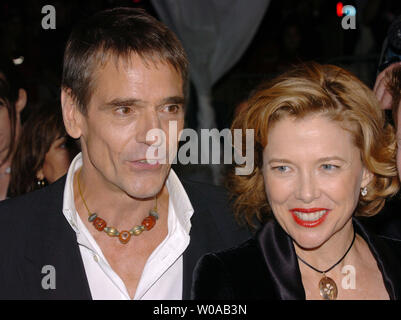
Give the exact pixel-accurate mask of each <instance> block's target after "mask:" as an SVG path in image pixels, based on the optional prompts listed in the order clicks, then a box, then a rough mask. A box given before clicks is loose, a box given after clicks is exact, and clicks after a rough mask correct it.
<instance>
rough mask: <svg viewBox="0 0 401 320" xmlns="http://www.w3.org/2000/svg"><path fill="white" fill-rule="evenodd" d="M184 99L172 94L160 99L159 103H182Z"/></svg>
mask: <svg viewBox="0 0 401 320" xmlns="http://www.w3.org/2000/svg"><path fill="white" fill-rule="evenodd" d="M184 102H185V99H184V97H182V96H173V97H168V98H165V99H163V100H162V101H161V103H160V104H168V103H173V104H184Z"/></svg>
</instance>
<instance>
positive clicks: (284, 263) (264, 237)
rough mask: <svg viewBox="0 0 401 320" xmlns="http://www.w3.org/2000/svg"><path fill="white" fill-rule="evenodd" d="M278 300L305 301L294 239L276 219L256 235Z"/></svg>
mask: <svg viewBox="0 0 401 320" xmlns="http://www.w3.org/2000/svg"><path fill="white" fill-rule="evenodd" d="M256 241H257V244H258V245H259V247H260V249H261V251H262V254H263V257H264V260H265V262H266V266H267V269H268V271H269V272H268V273H269V274H270V275H271V277H272V282H273V284H274V288H275V295H274V296H275V297H277V299H278V300H304V299H306V297H305V291H304V289H303V284H302V278H301V272H300V270H299V267H298V261H297V256H296V254H295V249H294V245H293V243H292V239H291V238H290V237H289V236H288V235H287V234H286V233H285V231H284V230H283V229H282V228H281V227H280V225H279V224H278V223H277V222H276V220H275V219H274V218H272V219H271V220H270V221H268V222H267V223H266V224H265V226H264V227H263V228H262V229H261V230H260V231H259V232H258V234H257V235H256Z"/></svg>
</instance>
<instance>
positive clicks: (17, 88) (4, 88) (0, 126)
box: [0, 57, 27, 201]
mask: <svg viewBox="0 0 401 320" xmlns="http://www.w3.org/2000/svg"><path fill="white" fill-rule="evenodd" d="M26 101H27V94H26V91H25V89H23V88H22V85H21V80H20V78H19V77H18V73H17V70H16V67H15V66H14V65H13V64H12V62H11V60H8V59H6V58H3V57H0V201H1V200H4V199H5V198H7V193H8V186H9V183H10V175H11V162H12V159H13V155H14V153H15V150H16V146H17V143H18V138H19V135H20V129H21V116H20V115H21V112H22V110H23V109H24V108H25V105H26Z"/></svg>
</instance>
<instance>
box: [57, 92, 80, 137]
mask: <svg viewBox="0 0 401 320" xmlns="http://www.w3.org/2000/svg"><path fill="white" fill-rule="evenodd" d="M61 107H62V112H63V120H64V125H65V129H66V130H67V133H68V134H69V135H70V136H71V137H73V138H74V139H78V138H80V137H81V135H82V128H81V124H82V123H81V122H82V117H83V115H82V114H81V112H80V111H79V110H78V106H77V104H76V101H75V99H74V98H73V97H72V93H71V89H62V90H61Z"/></svg>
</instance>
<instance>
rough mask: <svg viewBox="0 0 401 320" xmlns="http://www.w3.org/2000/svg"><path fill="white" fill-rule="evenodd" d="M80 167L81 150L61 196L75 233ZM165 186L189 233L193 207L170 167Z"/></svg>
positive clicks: (177, 213) (64, 211) (66, 214)
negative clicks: (76, 183)
mask: <svg viewBox="0 0 401 320" xmlns="http://www.w3.org/2000/svg"><path fill="white" fill-rule="evenodd" d="M81 167H82V152H80V153H79V154H78V155H77V156H76V157H75V158H74V160H73V161H72V162H71V165H70V167H69V169H68V173H67V178H66V183H65V187H64V197H63V214H64V216H65V218H66V219H67V221H68V223H69V224H70V226H71V228H73V229H74V231H75V232H76V233H79V228H78V224H77V211H76V208H75V201H74V183H73V182H74V174H75V172H76V171H77V170H78V169H79V168H81ZM166 187H167V190H168V193H169V201H170V202H171V204H172V206H173V208H174V210H173V211H174V213H175V215H176V217H177V219H178V221H179V223H180V224H181V226H182V227H183V229H184V230H185V232H186V233H189V230H190V229H191V217H192V214H193V212H194V209H193V207H192V204H191V201H190V200H189V197H188V194H187V193H186V191H185V189H184V187H183V185H182V183H181V181H180V180H179V179H178V177H177V175H176V173H175V172H174V170H173V169H170V173H169V175H168V177H167V180H166Z"/></svg>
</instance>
